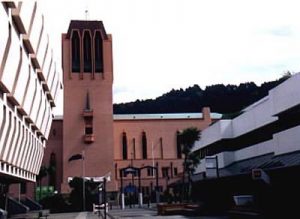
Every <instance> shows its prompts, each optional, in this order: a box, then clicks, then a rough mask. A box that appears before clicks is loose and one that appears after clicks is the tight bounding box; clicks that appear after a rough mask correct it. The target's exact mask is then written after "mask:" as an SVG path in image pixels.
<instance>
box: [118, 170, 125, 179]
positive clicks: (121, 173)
mask: <svg viewBox="0 0 300 219" xmlns="http://www.w3.org/2000/svg"><path fill="white" fill-rule="evenodd" d="M119 174H120V178H121V177H125V176H124V174H123V171H122V170H119Z"/></svg>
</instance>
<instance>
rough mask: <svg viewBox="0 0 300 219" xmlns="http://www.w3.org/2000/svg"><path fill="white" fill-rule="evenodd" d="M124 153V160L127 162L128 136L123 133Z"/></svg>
mask: <svg viewBox="0 0 300 219" xmlns="http://www.w3.org/2000/svg"><path fill="white" fill-rule="evenodd" d="M122 151H123V160H127V136H126V133H125V132H123V136H122Z"/></svg>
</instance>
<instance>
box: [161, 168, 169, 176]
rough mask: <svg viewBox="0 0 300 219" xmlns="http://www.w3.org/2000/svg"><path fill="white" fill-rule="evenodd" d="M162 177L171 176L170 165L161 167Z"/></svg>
mask: <svg viewBox="0 0 300 219" xmlns="http://www.w3.org/2000/svg"><path fill="white" fill-rule="evenodd" d="M161 173H162V177H168V176H169V168H168V167H162V168H161Z"/></svg>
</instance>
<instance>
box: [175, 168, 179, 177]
mask: <svg viewBox="0 0 300 219" xmlns="http://www.w3.org/2000/svg"><path fill="white" fill-rule="evenodd" d="M177 175H178V169H177V167H174V176H177Z"/></svg>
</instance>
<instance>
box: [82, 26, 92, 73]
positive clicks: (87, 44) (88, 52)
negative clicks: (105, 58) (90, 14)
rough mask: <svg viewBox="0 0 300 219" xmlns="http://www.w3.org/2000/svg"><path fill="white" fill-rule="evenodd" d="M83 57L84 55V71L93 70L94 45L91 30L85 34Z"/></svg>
mask: <svg viewBox="0 0 300 219" xmlns="http://www.w3.org/2000/svg"><path fill="white" fill-rule="evenodd" d="M83 51H84V53H83V57H84V72H89V73H90V72H92V46H91V36H90V33H89V32H87V31H86V32H84V36H83Z"/></svg>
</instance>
